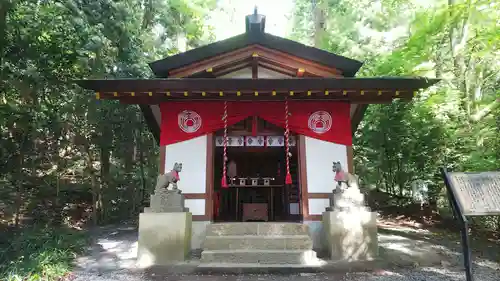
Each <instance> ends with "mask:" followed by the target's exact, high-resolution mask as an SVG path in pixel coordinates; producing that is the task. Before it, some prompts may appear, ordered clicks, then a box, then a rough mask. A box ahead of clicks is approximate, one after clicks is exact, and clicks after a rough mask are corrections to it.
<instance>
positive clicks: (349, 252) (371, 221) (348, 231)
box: [323, 210, 378, 261]
mask: <svg viewBox="0 0 500 281" xmlns="http://www.w3.org/2000/svg"><path fill="white" fill-rule="evenodd" d="M323 231H324V235H325V242H326V248H327V250H328V253H329V256H330V258H331V259H332V260H336V261H366V260H373V259H375V258H376V257H377V255H378V238H377V213H375V212H368V211H363V210H359V211H332V212H324V213H323Z"/></svg>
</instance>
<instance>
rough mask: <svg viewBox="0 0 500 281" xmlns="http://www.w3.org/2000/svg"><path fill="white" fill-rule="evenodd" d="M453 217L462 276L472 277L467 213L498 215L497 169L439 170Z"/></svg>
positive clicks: (499, 174)
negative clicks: (459, 244) (457, 229)
mask: <svg viewBox="0 0 500 281" xmlns="http://www.w3.org/2000/svg"><path fill="white" fill-rule="evenodd" d="M441 172H442V174H443V179H444V183H445V185H446V189H447V190H448V195H449V197H448V199H449V201H450V206H451V207H452V209H453V214H454V217H455V218H456V219H457V220H458V221H459V222H460V226H461V231H460V232H461V236H462V247H463V254H464V267H465V278H466V280H467V281H473V280H474V276H473V275H472V259H471V256H472V255H471V249H470V241H469V222H468V219H467V217H468V216H498V215H500V172H482V173H461V172H451V173H450V172H447V171H446V169H444V168H443V169H442V170H441Z"/></svg>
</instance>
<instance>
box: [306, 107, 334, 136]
mask: <svg viewBox="0 0 500 281" xmlns="http://www.w3.org/2000/svg"><path fill="white" fill-rule="evenodd" d="M307 125H308V126H309V129H311V131H313V132H315V133H317V134H324V133H326V132H328V131H330V129H331V128H332V116H331V115H330V113H328V112H326V111H323V110H320V111H316V112H314V113H313V114H311V115H309V121H307Z"/></svg>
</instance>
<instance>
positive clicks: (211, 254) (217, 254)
mask: <svg viewBox="0 0 500 281" xmlns="http://www.w3.org/2000/svg"><path fill="white" fill-rule="evenodd" d="M200 261H201V262H202V263H233V264H245V263H260V264H284V265H287V264H296V265H307V264H318V262H319V259H318V258H317V257H316V252H314V251H312V250H306V251H304V250H227V251H203V252H202V253H201V260H200Z"/></svg>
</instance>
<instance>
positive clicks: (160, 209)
mask: <svg viewBox="0 0 500 281" xmlns="http://www.w3.org/2000/svg"><path fill="white" fill-rule="evenodd" d="M150 206H151V207H150V211H151V212H154V213H174V212H189V209H187V208H185V207H184V195H182V193H181V191H180V190H167V189H164V188H161V189H157V190H155V193H154V194H153V195H151V199H150Z"/></svg>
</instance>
